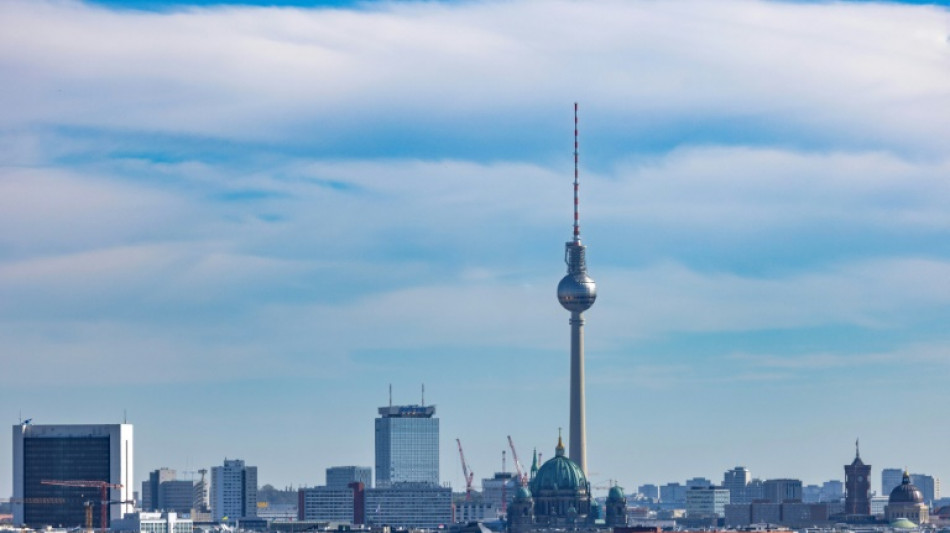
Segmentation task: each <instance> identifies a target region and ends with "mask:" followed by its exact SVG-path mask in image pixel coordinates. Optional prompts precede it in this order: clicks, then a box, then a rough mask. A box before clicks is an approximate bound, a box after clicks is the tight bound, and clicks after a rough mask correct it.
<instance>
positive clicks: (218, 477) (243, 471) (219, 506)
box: [211, 459, 257, 522]
mask: <svg viewBox="0 0 950 533" xmlns="http://www.w3.org/2000/svg"><path fill="white" fill-rule="evenodd" d="M256 516H257V467H256V466H247V465H245V464H244V461H242V460H240V459H225V460H224V465H223V466H215V467H212V468H211V518H212V520H214V521H215V522H234V521H236V520H239V519H242V518H254V517H256Z"/></svg>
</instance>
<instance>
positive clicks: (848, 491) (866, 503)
mask: <svg viewBox="0 0 950 533" xmlns="http://www.w3.org/2000/svg"><path fill="white" fill-rule="evenodd" d="M854 448H855V450H854V461H852V462H851V464H850V465H845V467H844V486H845V497H844V513H845V514H846V515H863V516H867V515H870V514H871V465H866V464H864V461H862V460H861V452H860V450H859V449H858V446H857V443H855V446H854Z"/></svg>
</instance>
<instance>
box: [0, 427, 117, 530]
mask: <svg viewBox="0 0 950 533" xmlns="http://www.w3.org/2000/svg"><path fill="white" fill-rule="evenodd" d="M132 465H133V439H132V425H131V424H90V425H31V424H29V423H24V424H17V425H15V426H13V499H14V502H20V503H14V504H13V523H14V524H15V525H18V526H23V525H25V526H27V527H31V528H41V527H45V526H54V527H67V528H69V527H77V526H83V525H84V524H85V504H84V503H85V502H86V501H91V502H93V504H92V505H93V507H94V509H93V526H94V527H96V528H99V527H100V526H102V527H108V523H107V524H101V510H102V507H101V506H102V503H101V502H102V497H101V492H100V489H99V488H98V487H96V486H94V485H95V484H97V483H106V484H109V485H112V487H110V488H108V489H107V492H106V496H107V498H108V500H109V501H115V502H131V500H132V499H133V498H132V495H133V487H132V483H133V480H134V479H135V477H134V472H133V470H132ZM44 481H46V482H49V481H54V482H56V481H69V482H72V486H64V485H55V484H49V483H44ZM77 482H86V483H77ZM76 485H84V486H76ZM119 485H121V487H118V486H119ZM50 499H56V500H60V499H61V500H63V502H64V503H63V504H62V505H49V504H43V503H39V502H41V501H44V500H50ZM24 501H26V502H29V503H22V502H24ZM108 507H109V509H108V510H107V511H106V521H107V522H110V521H111V520H115V519H119V518H121V517H122V515H124V514H125V513H130V512H132V511H133V504H132V503H120V504H116V505H109V506H108Z"/></svg>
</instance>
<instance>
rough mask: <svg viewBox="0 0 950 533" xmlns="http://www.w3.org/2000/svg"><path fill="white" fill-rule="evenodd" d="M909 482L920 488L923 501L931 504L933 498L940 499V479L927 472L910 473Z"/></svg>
mask: <svg viewBox="0 0 950 533" xmlns="http://www.w3.org/2000/svg"><path fill="white" fill-rule="evenodd" d="M910 482H911V483H912V484H913V485H914V486H915V487H917V488H918V489H920V493H921V494H923V496H924V503H926V504H927V505H933V502H934V501H935V500H939V499H940V479H939V478H935V477H933V476H928V475H927V474H911V475H910Z"/></svg>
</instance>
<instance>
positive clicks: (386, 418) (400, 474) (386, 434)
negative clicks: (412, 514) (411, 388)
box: [376, 405, 439, 488]
mask: <svg viewBox="0 0 950 533" xmlns="http://www.w3.org/2000/svg"><path fill="white" fill-rule="evenodd" d="M433 415H435V406H434V405H428V406H425V405H401V406H394V405H390V406H388V407H380V408H379V418H377V419H376V487H377V488H385V487H388V486H390V485H392V484H395V483H428V484H430V485H438V483H439V419H438V418H435V417H434V416H433Z"/></svg>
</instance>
